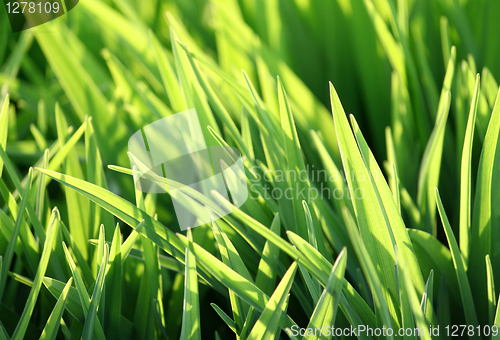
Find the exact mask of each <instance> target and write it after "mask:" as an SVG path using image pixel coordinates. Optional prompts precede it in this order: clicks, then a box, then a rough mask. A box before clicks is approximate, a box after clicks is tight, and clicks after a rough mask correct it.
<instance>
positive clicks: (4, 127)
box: [0, 94, 10, 177]
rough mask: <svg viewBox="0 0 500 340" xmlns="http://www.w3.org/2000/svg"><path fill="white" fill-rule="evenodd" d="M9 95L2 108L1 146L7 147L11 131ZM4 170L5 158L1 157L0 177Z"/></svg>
mask: <svg viewBox="0 0 500 340" xmlns="http://www.w3.org/2000/svg"><path fill="white" fill-rule="evenodd" d="M9 103H10V100H9V95H8V94H7V95H6V96H5V97H4V98H3V100H2V105H1V109H0V148H2V149H4V150H5V149H6V147H7V134H8V133H9V129H8V127H9ZM2 172H3V160H2V159H1V158H0V177H1V176H2Z"/></svg>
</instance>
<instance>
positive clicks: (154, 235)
mask: <svg viewBox="0 0 500 340" xmlns="http://www.w3.org/2000/svg"><path fill="white" fill-rule="evenodd" d="M37 170H38V171H40V172H42V173H43V174H45V175H47V176H49V177H51V178H52V179H55V180H57V181H58V182H60V183H62V184H64V185H66V186H69V187H70V188H72V189H73V190H76V191H77V192H79V193H80V194H82V195H84V196H85V197H87V198H89V199H90V200H92V201H93V202H95V203H97V204H98V205H100V206H101V207H102V208H104V209H106V210H107V211H109V212H110V213H112V214H113V215H114V216H116V217H117V218H119V219H121V220H122V221H123V222H125V223H127V224H128V225H130V226H131V227H133V228H135V227H136V226H137V225H138V224H139V223H140V221H142V220H144V228H142V231H141V234H142V235H145V236H146V237H147V238H148V239H150V240H151V241H153V242H154V243H156V244H157V245H158V246H160V247H161V248H162V249H163V250H165V251H166V252H167V253H169V254H171V255H172V256H174V257H175V258H177V259H182V258H184V254H183V253H182V252H183V251H184V247H183V246H182V243H181V242H180V241H179V239H178V238H177V237H176V236H175V234H174V233H173V232H171V231H170V230H169V229H167V228H165V227H164V226H163V225H162V224H161V223H159V222H158V221H156V220H155V219H153V218H152V217H151V216H149V215H148V214H147V213H146V212H145V211H143V210H141V209H139V208H137V207H136V206H135V205H133V204H132V203H130V202H128V201H126V200H125V199H123V198H121V197H119V196H117V195H115V194H113V193H111V192H110V191H108V190H105V189H103V188H101V187H98V186H96V185H94V184H92V183H88V182H85V181H83V180H81V179H78V178H74V177H71V176H67V175H64V174H61V173H57V172H55V171H51V170H46V169H39V168H38V169H37ZM181 262H182V261H181Z"/></svg>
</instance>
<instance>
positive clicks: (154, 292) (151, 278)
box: [135, 188, 165, 327]
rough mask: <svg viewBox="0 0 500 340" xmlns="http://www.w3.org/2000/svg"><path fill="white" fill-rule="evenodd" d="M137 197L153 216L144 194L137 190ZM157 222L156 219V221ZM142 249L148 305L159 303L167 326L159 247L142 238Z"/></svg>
mask: <svg viewBox="0 0 500 340" xmlns="http://www.w3.org/2000/svg"><path fill="white" fill-rule="evenodd" d="M135 195H136V205H137V207H138V208H139V209H141V210H143V211H146V212H149V214H150V215H151V214H152V209H148V208H150V206H148V207H146V204H147V202H146V200H144V196H143V194H142V193H141V192H140V191H139V190H137V188H136V190H135ZM155 220H156V219H155ZM141 244H142V248H143V250H144V253H143V255H144V261H145V271H146V275H147V282H148V285H149V291H150V296H149V299H150V301H149V303H148V305H149V306H150V307H151V306H152V305H151V303H152V301H153V300H156V301H157V305H158V311H159V314H160V315H159V316H160V318H161V326H163V327H164V326H165V321H164V319H165V316H164V307H163V291H162V289H161V287H163V285H162V275H161V267H160V260H159V251H158V246H157V245H155V244H154V243H153V242H152V241H151V240H149V239H147V238H145V237H142V238H141Z"/></svg>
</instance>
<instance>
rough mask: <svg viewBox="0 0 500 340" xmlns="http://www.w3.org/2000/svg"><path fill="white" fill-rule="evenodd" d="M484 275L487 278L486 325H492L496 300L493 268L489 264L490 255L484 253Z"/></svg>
mask: <svg viewBox="0 0 500 340" xmlns="http://www.w3.org/2000/svg"><path fill="white" fill-rule="evenodd" d="M485 260H486V276H487V280H488V282H487V283H488V317H489V319H488V320H489V322H488V325H493V322H494V321H495V306H496V304H497V301H496V298H497V297H496V291H495V277H494V275H493V268H492V266H491V260H490V256H489V255H486V258H485Z"/></svg>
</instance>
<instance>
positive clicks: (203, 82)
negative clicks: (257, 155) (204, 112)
mask: <svg viewBox="0 0 500 340" xmlns="http://www.w3.org/2000/svg"><path fill="white" fill-rule="evenodd" d="M179 45H180V44H179ZM180 47H182V48H183V49H184V51H185V52H186V55H187V56H188V58H189V62H190V64H191V67H192V68H193V71H194V73H195V75H196V77H197V79H198V82H199V84H200V86H201V88H202V89H203V90H204V92H205V94H206V96H207V99H208V101H209V103H210V104H211V105H212V107H213V108H214V111H215V113H216V114H217V116H218V117H219V118H220V119H221V120H222V122H223V123H224V125H225V127H227V128H228V130H229V132H230V134H229V135H230V137H231V138H232V139H233V140H234V141H235V142H236V145H237V147H238V148H239V149H240V150H241V151H242V153H243V154H244V155H249V154H250V150H249V147H248V146H247V145H246V144H245V143H244V142H243V140H242V138H241V134H240V132H239V131H238V129H237V127H236V125H235V123H234V121H233V119H232V118H231V116H230V115H229V113H228V112H227V110H226V108H225V107H224V105H223V104H222V102H221V100H220V99H219V97H218V96H217V94H216V93H215V92H214V90H213V89H212V87H211V86H210V84H209V82H208V81H207V79H206V77H205V75H204V74H203V71H202V70H201V68H200V65H199V64H198V62H197V61H196V60H195V57H194V54H193V52H192V51H191V50H190V48H189V46H187V45H185V44H184V45H180Z"/></svg>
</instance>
